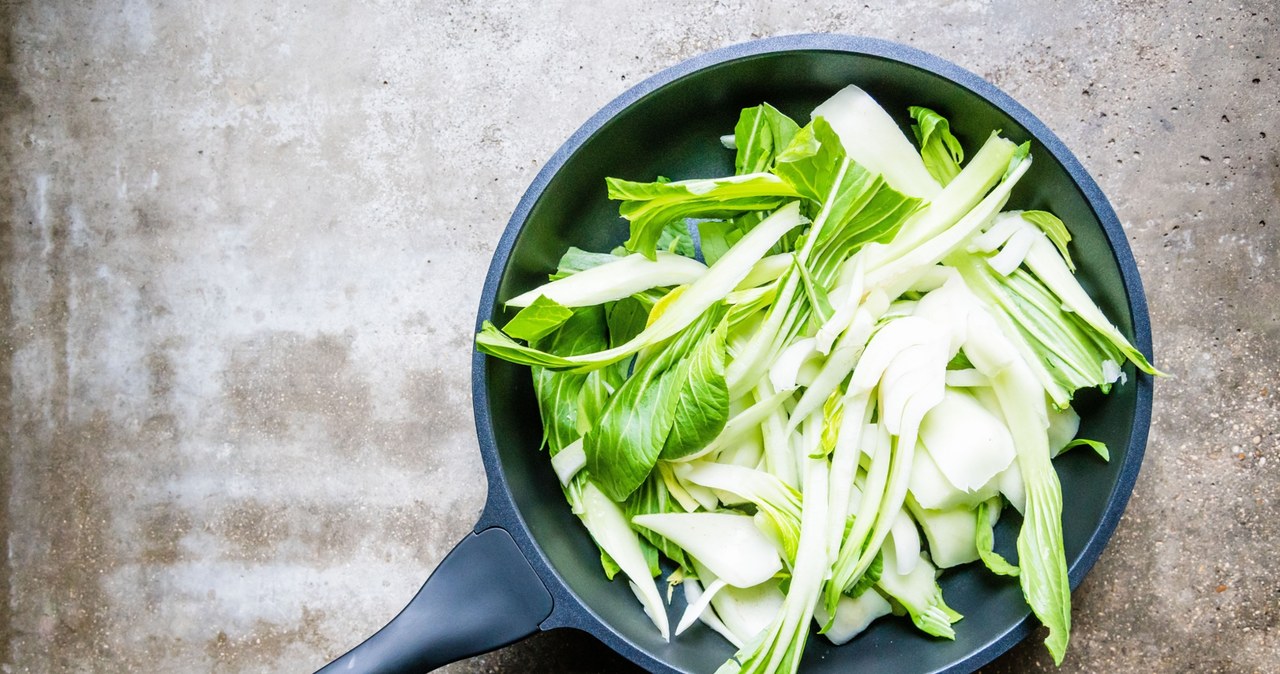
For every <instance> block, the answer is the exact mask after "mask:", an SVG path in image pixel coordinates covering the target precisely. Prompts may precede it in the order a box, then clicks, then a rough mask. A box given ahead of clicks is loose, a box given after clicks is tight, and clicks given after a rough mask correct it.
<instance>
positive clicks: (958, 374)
mask: <svg viewBox="0 0 1280 674" xmlns="http://www.w3.org/2000/svg"><path fill="white" fill-rule="evenodd" d="M947 386H954V387H955V388H979V387H983V386H991V379H990V378H989V377H987V375H985V374H982V373H981V372H979V371H977V370H976V369H974V368H971V367H970V368H965V369H963V370H947Z"/></svg>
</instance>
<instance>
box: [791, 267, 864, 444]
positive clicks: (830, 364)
mask: <svg viewBox="0 0 1280 674" xmlns="http://www.w3.org/2000/svg"><path fill="white" fill-rule="evenodd" d="M888 308H889V300H888V298H886V297H885V296H884V294H883V293H881V292H879V291H872V292H871V293H869V294H868V295H867V299H866V301H865V302H863V304H862V306H861V307H860V308H859V309H858V311H857V313H856V314H855V315H854V320H853V323H852V324H851V325H850V326H849V328H848V329H847V330H846V331H845V333H844V334H843V335H841V336H840V339H839V341H837V342H836V346H835V348H834V349H833V350H832V351H831V354H830V355H828V356H827V359H826V361H824V362H823V364H822V369H821V370H819V371H818V375H817V376H816V377H814V379H813V381H812V382H810V383H809V385H808V388H806V389H805V392H804V394H803V395H801V396H800V401H799V402H797V403H796V407H795V410H793V411H792V412H791V418H790V419H789V420H788V421H787V432H788V433H790V432H792V431H794V430H795V429H796V428H797V427H798V426H799V425H800V422H802V421H804V420H805V419H806V418H808V416H809V415H810V414H813V413H814V412H816V411H817V410H819V409H822V405H823V404H824V403H826V402H827V398H829V397H830V396H831V394H832V393H834V392H835V390H836V388H838V387H839V386H840V382H842V381H844V378H845V377H847V376H849V373H850V372H852V371H853V368H854V365H856V364H857V363H858V359H859V358H860V357H861V356H862V351H863V348H865V347H866V345H867V340H868V339H870V338H871V333H872V331H873V330H875V327H876V321H878V320H879V319H880V317H881V316H882V315H883V314H884V312H885V311H886V310H888Z"/></svg>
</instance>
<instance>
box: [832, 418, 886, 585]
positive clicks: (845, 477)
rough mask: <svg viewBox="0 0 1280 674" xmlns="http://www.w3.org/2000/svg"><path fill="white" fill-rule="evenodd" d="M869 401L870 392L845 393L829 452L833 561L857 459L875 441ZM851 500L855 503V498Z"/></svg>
mask: <svg viewBox="0 0 1280 674" xmlns="http://www.w3.org/2000/svg"><path fill="white" fill-rule="evenodd" d="M870 403H871V396H870V395H869V394H866V393H863V394H860V395H853V396H848V395H846V396H845V398H844V416H843V418H842V419H841V421H840V432H839V434H837V435H836V447H835V450H833V451H832V452H831V486H830V487H829V488H828V490H827V491H828V493H829V494H830V498H831V505H829V506H828V507H829V508H830V509H831V514H830V516H829V519H828V521H827V546H828V548H829V552H830V553H831V556H832V559H831V562H832V563H835V557H836V555H837V554H838V553H839V552H840V543H841V542H842V541H843V539H844V529H845V522H846V521H847V520H848V519H849V513H850V512H851V508H852V507H854V506H853V505H851V501H852V499H851V498H850V496H849V495H850V492H852V491H854V490H855V489H857V488H856V487H855V486H854V484H853V482H854V477H855V476H856V474H857V471H858V460H859V459H860V458H861V456H862V453H863V451H864V448H865V450H866V451H870V448H871V447H874V446H875V442H876V434H877V431H876V428H875V425H873V424H871V423H870V422H871V414H872V412H873V408H872V406H871V404H870ZM859 496H861V494H859ZM860 500H861V499H859V501H860ZM852 503H853V504H856V503H858V501H852Z"/></svg>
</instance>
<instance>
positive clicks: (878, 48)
mask: <svg viewBox="0 0 1280 674" xmlns="http://www.w3.org/2000/svg"><path fill="white" fill-rule="evenodd" d="M789 51H833V52H844V53H854V54H865V55H869V56H876V57H881V58H886V59H891V60H894V61H899V62H902V63H905V64H908V65H912V66H915V67H918V68H921V69H924V70H927V71H929V72H932V73H934V74H936V75H939V76H941V77H945V78H947V79H949V80H951V81H953V82H955V83H956V84H958V85H960V86H962V87H965V88H967V89H969V90H970V91H972V92H974V93H976V94H978V95H979V96H981V97H982V98H984V99H986V100H987V101H989V102H990V103H991V104H992V105H994V106H996V107H997V108H999V109H1001V110H1003V111H1004V112H1005V113H1006V114H1008V115H1009V116H1010V117H1012V118H1014V119H1016V120H1017V121H1018V122H1019V123H1020V124H1022V125H1023V126H1024V127H1025V128H1026V129H1027V131H1028V132H1029V133H1030V134H1031V135H1032V137H1034V138H1035V139H1036V140H1037V141H1038V142H1039V144H1040V145H1041V148H1042V149H1043V150H1047V151H1048V152H1049V153H1051V154H1052V155H1053V156H1054V157H1055V158H1056V159H1057V160H1058V161H1059V162H1061V164H1062V166H1063V167H1064V168H1065V169H1066V170H1067V173H1068V174H1069V175H1070V176H1071V178H1072V180H1073V181H1075V183H1076V185H1077V186H1078V187H1079V189H1080V190H1081V192H1082V193H1083V194H1084V196H1085V198H1086V200H1087V201H1088V203H1089V205H1090V207H1091V208H1092V209H1093V211H1094V213H1095V214H1096V215H1097V217H1098V221H1099V222H1100V223H1101V224H1102V228H1103V231H1104V233H1105V234H1106V237H1107V240H1108V243H1109V244H1110V246H1111V250H1112V252H1113V254H1114V255H1115V259H1116V263H1117V266H1118V267H1119V269H1120V275H1121V277H1122V279H1123V281H1124V288H1125V293H1126V297H1127V301H1128V305H1129V312H1130V314H1131V316H1132V320H1133V334H1134V346H1136V347H1137V348H1138V349H1139V350H1140V351H1142V353H1143V354H1145V355H1146V356H1147V357H1148V359H1151V358H1152V351H1151V324H1150V318H1149V317H1148V314H1147V303H1146V295H1145V294H1144V292H1143V289H1142V281H1141V279H1140V277H1139V275H1138V267H1137V263H1136V262H1135V260H1134V258H1133V253H1132V251H1131V250H1130V249H1129V244H1128V240H1127V238H1126V236H1125V233H1124V229H1123V227H1122V226H1121V224H1120V221H1119V219H1118V218H1117V217H1116V214H1115V211H1114V210H1113V209H1112V207H1111V204H1110V202H1108V201H1107V198H1106V196H1104V195H1103V193H1102V190H1101V189H1100V188H1099V187H1098V184H1097V183H1096V182H1095V181H1094V180H1093V178H1092V177H1091V176H1090V175H1089V174H1088V172H1087V171H1085V169H1084V167H1083V166H1082V165H1081V163H1080V161H1079V160H1078V159H1077V158H1076V156H1075V155H1074V154H1072V152H1071V151H1070V150H1069V149H1067V147H1066V145H1065V144H1063V142H1062V141H1061V140H1060V139H1059V138H1058V137H1057V135H1056V134H1054V133H1053V132H1052V131H1050V130H1049V128H1048V127H1047V126H1045V124H1044V123H1043V122H1041V121H1040V120H1039V119H1038V118H1037V117H1036V116H1035V115H1033V114H1032V113H1031V112H1030V111H1029V110H1027V109H1026V108H1024V107H1023V106H1022V105H1020V104H1019V103H1018V102H1017V101H1015V100H1013V98H1011V97H1010V96H1009V95H1008V94H1006V93H1004V92H1003V91H1001V90H1000V89H999V88H997V87H996V86H995V85H993V84H991V83H990V82H987V81H986V80H984V79H982V78H981V77H979V76H977V75H975V74H974V73H972V72H969V71H968V70H965V69H963V68H961V67H960V66H957V65H955V64H954V63H951V62H949V61H947V60H945V59H942V58H940V57H937V56H934V55H932V54H928V53H926V52H923V51H920V50H918V49H915V48H912V47H908V46H905V45H902V44H898V43H894V42H889V41H886V40H880V39H876V38H868V37H859V36H849V35H833V34H800V35H787V36H781V37H772V38H765V39H761V40H754V41H751V42H745V43H741V44H736V45H732V46H729V47H725V48H722V49H718V50H716V51H712V52H708V53H706V54H702V55H700V56H696V57H694V58H691V59H689V60H687V61H684V62H682V63H679V64H677V65H674V66H672V67H670V68H667V69H666V70H663V71H662V72H660V73H658V74H656V75H654V76H652V77H650V78H648V79H646V80H644V81H643V82H641V83H639V84H637V85H636V86H634V87H632V88H631V89H629V90H627V91H626V92H624V93H623V94H622V95H620V96H618V97H617V98H615V99H614V100H612V101H610V102H609V103H608V104H607V105H605V106H604V107H603V108H602V109H601V110H600V111H599V112H597V113H596V114H595V115H593V116H592V117H591V118H590V119H588V120H587V121H586V123H584V124H583V125H582V127H581V128H579V129H578V130H577V131H576V132H574V134H573V135H572V136H570V137H569V139H568V140H566V141H565V143H564V144H563V145H561V146H560V148H559V149H558V150H556V152H555V154H554V155H552V157H551V159H550V160H548V161H547V163H546V165H544V166H543V167H542V170H541V171H539V172H538V175H537V176H536V177H535V178H534V179H533V182H532V183H531V184H530V185H529V188H528V189H527V190H526V191H525V193H524V196H522V197H521V199H520V202H519V203H518V204H517V205H516V208H515V211H514V212H513V213H512V215H511V219H510V220H509V221H508V223H507V227H506V230H505V231H504V232H503V234H502V238H501V239H500V240H499V241H498V245H497V247H496V249H495V250H494V253H493V260H492V262H491V263H490V266H489V272H488V275H487V277H486V278H485V284H484V289H483V291H482V293H481V297H480V307H479V311H478V314H477V318H476V330H477V331H478V330H479V329H480V327H481V324H482V323H483V321H485V320H487V317H488V316H491V315H492V314H493V308H494V305H495V304H496V301H497V291H498V285H499V282H500V281H501V278H502V275H503V272H504V270H505V269H506V266H507V262H508V260H509V258H510V256H511V251H512V248H513V247H514V245H515V241H516V238H517V236H518V235H519V233H520V230H521V228H522V227H523V225H524V221H525V219H526V218H527V217H528V216H529V212H530V211H531V210H532V208H533V206H534V204H536V203H537V200H538V198H539V197H540V196H541V195H542V193H543V191H544V190H545V189H546V187H547V184H548V183H549V182H550V181H551V178H552V177H553V176H554V175H555V174H556V173H557V172H558V171H559V170H560V168H561V167H562V166H563V165H564V163H565V162H566V161H567V160H568V159H569V157H570V156H572V155H573V153H574V152H576V151H577V150H578V148H579V147H581V146H582V145H583V144H584V143H585V142H586V141H587V140H588V139H589V138H591V136H592V135H594V134H595V133H596V131H598V130H599V129H600V128H601V127H602V126H604V124H605V123H606V122H608V121H609V120H610V119H612V118H613V117H614V116H615V115H617V114H618V113H619V112H621V111H622V110H624V109H626V108H627V107H628V106H630V105H632V104H633V103H635V102H636V101H638V100H640V99H641V98H643V97H644V96H646V95H648V94H649V93H650V92H652V91H655V90H656V89H658V88H660V87H662V86H664V85H666V84H668V83H670V82H673V81H675V80H677V79H679V78H681V77H684V76H686V75H689V74H691V73H694V72H696V71H698V70H701V69H703V68H707V67H709V66H712V65H716V64H720V63H725V62H728V61H734V60H737V59H740V58H745V57H750V56H758V55H762V54H770V53H775V52H789ZM486 377H487V359H486V357H485V356H484V355H483V354H481V353H480V352H479V351H473V356H472V381H471V385H472V400H473V404H474V409H475V421H476V434H477V439H478V440H479V444H480V451H481V454H482V456H483V459H484V464H485V471H486V473H487V475H488V487H489V495H488V498H487V501H486V505H485V509H484V512H483V513H482V514H481V516H480V521H479V522H478V523H477V524H476V527H475V530H476V531H482V530H484V529H487V528H489V527H493V526H500V527H503V528H504V529H506V530H507V531H509V532H510V533H511V535H512V537H513V538H514V539H515V541H516V544H517V545H519V547H520V549H521V551H523V553H524V555H525V556H526V557H527V558H528V560H529V563H530V564H531V565H532V566H533V567H534V569H535V570H536V571H537V573H538V575H539V576H540V577H541V578H542V580H543V582H544V583H546V585H547V589H548V590H550V592H551V594H552V595H553V597H554V600H555V608H554V609H553V612H552V614H551V616H550V617H549V618H548V619H547V621H546V622H544V623H543V625H542V627H543V629H551V628H557V627H572V628H576V629H581V630H585V631H587V632H590V633H591V634H593V635H594V636H595V637H597V638H598V639H600V640H601V641H602V642H604V643H605V644H606V645H607V646H609V647H610V648H612V649H613V650H615V651H617V652H618V653H619V654H621V655H623V656H624V657H626V658H628V659H630V660H631V661H633V662H635V663H636V664H638V665H640V666H642V667H644V668H645V669H647V670H649V671H654V672H676V671H678V670H676V669H673V668H672V667H671V666H670V665H669V664H667V663H665V662H663V661H661V660H657V659H655V658H653V657H652V656H650V655H649V654H647V653H645V652H644V651H642V650H640V649H639V648H637V647H636V646H634V645H633V644H632V643H631V642H630V641H628V640H627V639H626V638H625V637H624V636H622V635H621V634H619V633H618V632H616V631H615V630H613V629H612V628H611V627H610V626H609V625H608V624H606V623H605V622H603V621H602V620H601V619H600V618H599V617H598V616H597V615H596V614H595V613H594V612H592V611H591V610H590V608H588V607H587V606H586V605H585V604H583V603H582V602H581V601H580V600H579V599H578V598H577V597H576V596H575V595H574V594H573V593H572V592H571V591H570V590H569V588H568V586H567V584H566V583H565V582H564V579H563V578H561V577H560V575H559V574H558V573H556V571H555V569H554V568H553V567H552V566H551V563H550V561H549V560H548V559H547V557H546V556H545V555H544V554H543V552H542V550H541V549H540V548H539V547H538V545H537V544H536V543H535V542H534V541H533V538H532V536H531V535H530V533H529V530H528V527H527V525H526V523H525V522H524V520H523V518H522V517H521V516H520V513H519V511H518V510H517V509H516V507H515V503H514V501H513V499H512V496H511V492H510V491H509V489H508V487H507V482H506V479H505V477H504V476H503V474H502V470H501V466H500V465H499V461H498V452H497V445H496V440H495V437H494V431H493V420H492V419H491V418H490V417H489V414H488V409H489V400H488V392H487V389H486V386H485V380H486ZM1135 379H1136V381H1135V386H1136V387H1137V400H1136V404H1135V410H1134V425H1133V433H1132V435H1131V437H1130V440H1129V446H1128V448H1127V451H1126V452H1125V459H1124V463H1123V464H1122V465H1121V466H1120V470H1119V474H1118V478H1117V482H1116V486H1115V488H1114V489H1113V491H1112V493H1111V495H1110V498H1109V500H1108V504H1107V508H1106V510H1105V511H1104V513H1103V518H1102V521H1101V523H1100V524H1099V526H1098V528H1097V529H1096V530H1095V531H1094V534H1093V536H1092V537H1091V538H1090V539H1089V541H1088V543H1087V544H1086V545H1085V548H1084V552H1083V554H1082V555H1081V556H1080V558H1079V559H1078V560H1076V563H1075V564H1074V565H1072V566H1071V568H1070V569H1069V576H1070V581H1071V588H1072V589H1073V590H1074V589H1075V588H1076V587H1078V586H1079V585H1080V583H1081V582H1082V581H1083V580H1084V577H1085V575H1086V574H1087V573H1088V572H1089V570H1090V569H1091V568H1092V567H1093V565H1094V563H1096V562H1097V560H1098V558H1099V556H1100V555H1101V554H1102V550H1103V548H1105V547H1106V544H1107V541H1109V540H1110V538H1111V535H1112V534H1113V533H1114V532H1115V529H1116V527H1117V525H1118V524H1119V522H1120V518H1121V516H1122V515H1123V514H1124V509H1125V506H1126V505H1127V504H1128V502H1129V497H1130V495H1131V494H1132V492H1133V486H1134V484H1135V482H1136V481H1137V478H1138V471H1139V468H1140V467H1141V464H1142V457H1143V453H1144V450H1145V448H1146V443H1147V433H1148V429H1149V426H1150V423H1151V404H1152V388H1153V387H1152V381H1151V378H1150V377H1149V376H1147V375H1144V374H1141V373H1139V374H1138V375H1137V376H1136V377H1135ZM1033 626H1034V625H1033V622H1032V620H1031V617H1030V616H1029V615H1028V616H1027V617H1026V618H1024V619H1023V620H1021V621H1019V622H1018V623H1017V624H1016V625H1014V626H1013V627H1011V628H1010V629H1009V630H1008V631H1006V632H1005V633H1004V634H1003V635H1001V636H1000V637H999V638H997V639H995V640H993V641H991V642H990V643H988V644H987V645H985V646H984V647H982V648H981V649H980V650H978V651H976V652H974V653H973V654H971V655H970V656H969V657H968V658H966V659H964V660H961V661H960V662H957V663H954V664H953V665H952V666H950V667H947V668H946V669H944V670H941V671H943V672H948V673H958V672H972V671H975V670H977V669H978V668H979V667H982V666H983V665H985V664H987V663H988V662H990V661H992V660H993V659H995V658H996V657H997V656H999V655H1000V654H1002V653H1004V652H1005V651H1007V650H1008V649H1009V648H1011V647H1013V645H1014V644H1016V643H1018V642H1019V641H1021V640H1022V639H1024V638H1026V636H1027V635H1028V634H1030V633H1031V630H1032V628H1033Z"/></svg>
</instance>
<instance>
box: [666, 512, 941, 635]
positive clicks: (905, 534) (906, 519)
mask: <svg viewBox="0 0 1280 674" xmlns="http://www.w3.org/2000/svg"><path fill="white" fill-rule="evenodd" d="M889 537H890V539H892V541H893V551H894V554H895V557H896V560H895V561H896V562H897V565H896V570H897V572H898V575H900V576H905V575H907V574H909V573H911V572H912V571H914V570H915V568H916V563H917V562H919V561H920V532H919V531H917V530H916V523H915V522H912V521H911V516H909V515H907V513H905V512H903V511H901V510H899V511H898V516H897V517H895V518H894V519H893V526H891V527H890V528H889ZM677 634H679V632H677Z"/></svg>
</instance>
